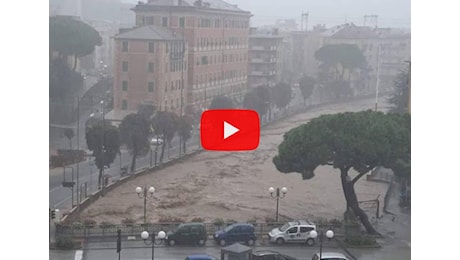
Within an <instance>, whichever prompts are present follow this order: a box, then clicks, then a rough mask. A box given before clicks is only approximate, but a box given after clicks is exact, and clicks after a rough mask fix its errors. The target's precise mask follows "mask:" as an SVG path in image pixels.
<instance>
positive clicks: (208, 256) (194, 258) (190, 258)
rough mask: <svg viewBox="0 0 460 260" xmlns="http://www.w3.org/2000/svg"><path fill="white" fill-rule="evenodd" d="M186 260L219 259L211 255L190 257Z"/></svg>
mask: <svg viewBox="0 0 460 260" xmlns="http://www.w3.org/2000/svg"><path fill="white" fill-rule="evenodd" d="M185 260H218V259H217V257H214V256H210V255H201V254H200V255H198V254H196V255H189V256H187V257H186V258H185Z"/></svg>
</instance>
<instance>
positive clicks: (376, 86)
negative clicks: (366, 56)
mask: <svg viewBox="0 0 460 260" xmlns="http://www.w3.org/2000/svg"><path fill="white" fill-rule="evenodd" d="M377 46H378V50H377V75H376V76H377V82H376V85H375V111H377V105H378V102H379V84H380V58H381V57H380V55H381V53H382V50H381V49H382V47H381V44H380V40H379V42H378V45H377Z"/></svg>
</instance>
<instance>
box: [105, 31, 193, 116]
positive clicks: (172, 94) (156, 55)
mask: <svg viewBox="0 0 460 260" xmlns="http://www.w3.org/2000/svg"><path fill="white" fill-rule="evenodd" d="M114 39H115V58H114V89H113V93H114V94H113V95H114V114H115V115H114V116H113V117H115V118H119V119H122V118H123V117H124V116H125V115H126V114H128V113H133V112H136V111H137V109H138V107H139V106H140V105H143V104H151V105H154V106H155V107H156V109H157V110H168V111H173V112H175V113H177V114H178V115H180V114H181V109H182V112H183V109H184V108H185V106H186V105H187V101H186V96H187V89H186V86H187V67H188V66H187V59H186V57H187V45H186V43H185V41H184V39H183V38H182V36H181V35H178V34H176V33H175V32H174V31H171V30H169V29H168V28H163V27H161V26H153V25H149V26H142V27H136V28H133V29H129V30H123V31H122V32H120V33H119V34H118V35H116V36H115V37H114Z"/></svg>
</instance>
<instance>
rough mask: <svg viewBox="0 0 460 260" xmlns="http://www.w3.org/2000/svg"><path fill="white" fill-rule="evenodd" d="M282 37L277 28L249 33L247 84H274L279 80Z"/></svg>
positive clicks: (252, 30) (252, 86)
mask: <svg viewBox="0 0 460 260" xmlns="http://www.w3.org/2000/svg"><path fill="white" fill-rule="evenodd" d="M282 44H283V37H282V36H280V35H279V34H278V30H277V29H273V30H270V31H260V30H259V31H258V30H257V29H256V28H252V29H251V32H250V35H249V61H248V86H249V87H250V88H255V87H257V86H260V85H267V86H269V87H273V86H275V85H276V84H277V83H278V82H280V81H281V76H282V75H281V74H282V60H283V59H282V54H281V50H282Z"/></svg>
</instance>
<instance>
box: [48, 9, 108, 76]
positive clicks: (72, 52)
mask: <svg viewBox="0 0 460 260" xmlns="http://www.w3.org/2000/svg"><path fill="white" fill-rule="evenodd" d="M49 19H50V20H49V26H50V27H49V47H50V50H51V51H56V52H58V54H59V57H60V58H63V59H65V60H66V59H67V57H68V56H73V57H74V65H73V70H75V68H76V66H77V58H78V57H83V56H86V55H88V54H91V53H92V52H93V51H94V48H95V46H99V45H101V44H102V38H101V36H100V35H99V33H98V32H97V31H96V30H95V29H94V28H93V27H91V26H89V25H88V24H86V23H84V22H82V21H79V20H76V19H74V18H72V17H70V16H52V17H50V18H49Z"/></svg>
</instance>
